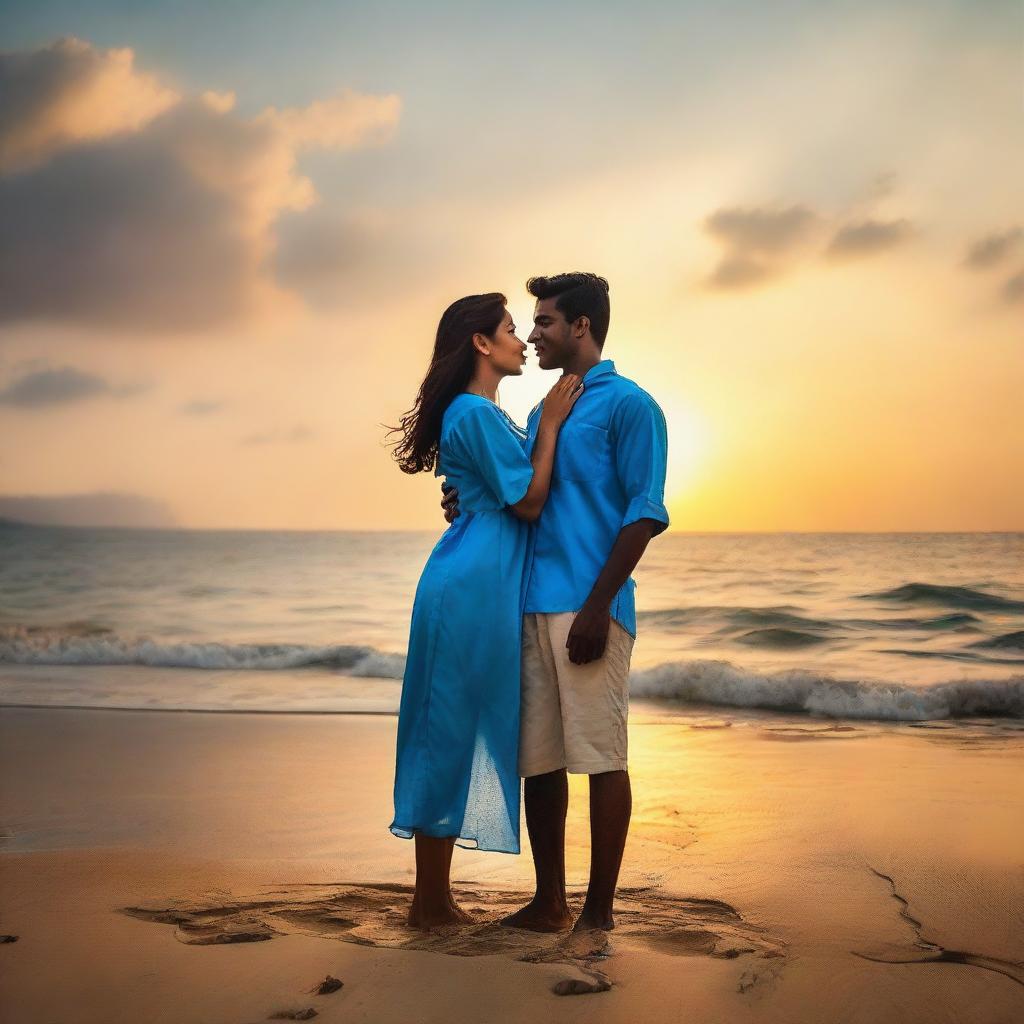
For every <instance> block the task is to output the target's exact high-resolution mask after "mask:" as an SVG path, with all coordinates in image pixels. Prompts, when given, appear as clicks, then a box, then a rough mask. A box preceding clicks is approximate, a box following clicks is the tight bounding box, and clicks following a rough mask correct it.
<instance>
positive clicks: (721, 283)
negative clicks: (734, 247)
mask: <svg viewBox="0 0 1024 1024" xmlns="http://www.w3.org/2000/svg"><path fill="white" fill-rule="evenodd" d="M775 273H776V271H775V270H774V269H773V268H772V267H770V266H768V265H766V264H764V263H759V262H758V261H757V260H752V259H749V258H748V257H746V256H726V257H725V258H724V259H722V260H721V261H719V264H718V266H717V267H715V269H714V270H713V271H712V273H711V275H710V276H709V277H708V280H707V283H708V284H709V285H710V286H711V287H712V288H723V289H725V288H747V287H749V286H750V285H755V284H760V283H761V282H762V281H765V280H767V279H768V278H770V277H772V276H774V274H775Z"/></svg>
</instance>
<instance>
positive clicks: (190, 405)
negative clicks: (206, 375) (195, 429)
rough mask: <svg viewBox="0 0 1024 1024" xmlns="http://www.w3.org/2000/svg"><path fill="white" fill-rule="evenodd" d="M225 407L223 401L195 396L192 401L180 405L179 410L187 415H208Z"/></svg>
mask: <svg viewBox="0 0 1024 1024" xmlns="http://www.w3.org/2000/svg"><path fill="white" fill-rule="evenodd" d="M223 408H224V403H223V402H218V401H214V400H210V399H205V398H195V399H193V400H192V401H191V402H186V403H185V404H184V405H182V406H180V407H179V409H178V411H179V412H181V413H184V414H185V415H186V416H208V415H209V414H210V413H213V412H220V410H221V409H223Z"/></svg>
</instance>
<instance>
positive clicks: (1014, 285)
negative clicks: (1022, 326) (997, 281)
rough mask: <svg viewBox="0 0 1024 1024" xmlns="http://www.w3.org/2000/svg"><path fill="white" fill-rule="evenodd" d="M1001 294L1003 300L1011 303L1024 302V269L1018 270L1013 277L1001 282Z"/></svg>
mask: <svg viewBox="0 0 1024 1024" xmlns="http://www.w3.org/2000/svg"><path fill="white" fill-rule="evenodd" d="M1001 294H1002V296H1003V300H1004V301H1005V302H1008V303H1011V304H1016V303H1018V302H1024V270H1020V271H1018V272H1017V273H1016V274H1014V275H1013V277H1010V278H1008V279H1007V280H1006V281H1004V282H1003V287H1002V290H1001Z"/></svg>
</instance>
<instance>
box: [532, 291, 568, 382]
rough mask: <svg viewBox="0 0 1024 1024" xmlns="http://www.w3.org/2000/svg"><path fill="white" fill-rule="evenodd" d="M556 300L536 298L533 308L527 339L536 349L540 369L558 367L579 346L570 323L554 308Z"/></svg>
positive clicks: (554, 368)
mask: <svg viewBox="0 0 1024 1024" xmlns="http://www.w3.org/2000/svg"><path fill="white" fill-rule="evenodd" d="M557 301H558V299H557V298H551V299H538V300H537V305H536V306H535V307H534V310H533V330H532V331H531V332H530V337H529V338H528V339H527V341H528V342H529V344H531V345H533V346H534V348H535V349H536V350H537V362H538V364H539V365H540V368H541V369H542V370H557V369H560V368H561V367H563V366H565V365H566V364H567V363H568V362H569V361H570V360H571V359H572V358H573V357H574V356H575V355H576V350H577V349H578V348H579V340H578V339H577V338H574V337H573V334H572V325H571V324H570V323H569V322H568V321H567V320H566V319H565V317H564V316H563V315H562V312H561V311H560V310H558V309H556V308H555V303H556V302H557Z"/></svg>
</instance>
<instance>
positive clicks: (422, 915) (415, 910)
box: [407, 902, 466, 932]
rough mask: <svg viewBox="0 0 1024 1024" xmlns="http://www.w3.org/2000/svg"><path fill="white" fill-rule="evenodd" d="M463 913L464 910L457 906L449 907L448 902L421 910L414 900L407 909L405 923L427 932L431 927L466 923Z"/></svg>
mask: <svg viewBox="0 0 1024 1024" xmlns="http://www.w3.org/2000/svg"><path fill="white" fill-rule="evenodd" d="M463 914H465V911H463V910H461V909H460V908H458V907H451V906H449V905H448V904H445V905H444V906H441V907H435V908H432V909H431V910H429V911H425V910H421V909H420V908H419V906H417V905H416V903H415V902H414V903H413V905H412V907H411V908H410V910H409V918H408V922H407V923H408V925H409V927H410V928H418V929H419V930H420V931H424V932H428V931H430V929H431V928H443V927H446V926H450V925H455V924H466V919H465V918H464V917H463V916H462V915H463Z"/></svg>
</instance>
